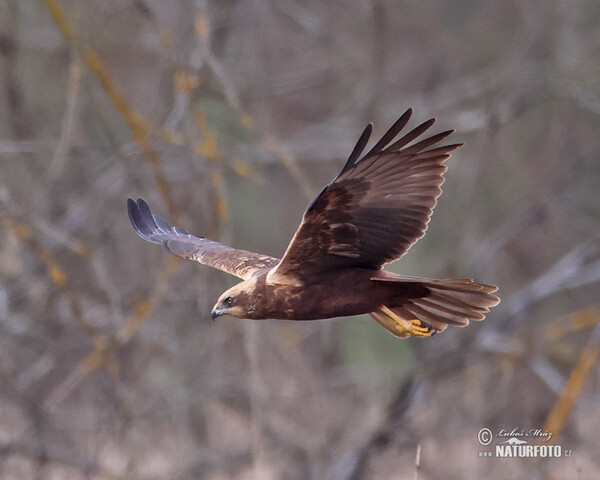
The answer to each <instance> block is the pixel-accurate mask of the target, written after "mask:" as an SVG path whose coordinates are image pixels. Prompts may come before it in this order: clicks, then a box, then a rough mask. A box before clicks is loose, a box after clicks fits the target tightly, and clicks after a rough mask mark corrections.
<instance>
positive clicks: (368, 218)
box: [271, 109, 461, 279]
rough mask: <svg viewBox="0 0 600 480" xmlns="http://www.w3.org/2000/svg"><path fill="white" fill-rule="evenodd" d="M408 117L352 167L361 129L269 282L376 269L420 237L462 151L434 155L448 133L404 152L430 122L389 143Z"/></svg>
mask: <svg viewBox="0 0 600 480" xmlns="http://www.w3.org/2000/svg"><path fill="white" fill-rule="evenodd" d="M411 115H412V109H409V110H407V111H406V112H405V113H404V114H403V115H402V116H401V117H400V118H399V119H398V120H397V121H396V122H395V123H394V125H392V127H391V128H390V129H389V130H388V131H387V132H386V133H385V134H384V135H383V137H382V138H381V140H379V141H378V142H377V143H376V144H375V146H374V147H373V148H372V149H371V150H370V151H369V152H368V153H367V154H366V155H364V156H363V157H362V158H361V159H359V160H357V159H358V157H359V156H360V154H361V152H362V151H363V150H364V148H365V146H366V143H367V141H368V139H369V136H370V134H371V130H372V128H371V126H370V125H369V126H367V128H366V129H365V130H364V132H363V134H362V135H361V137H360V139H359V141H358V142H357V144H356V146H355V147H354V149H353V151H352V154H351V155H350V158H349V159H348V161H347V162H346V163H345V165H344V167H343V168H342V170H341V171H340V173H339V174H338V175H337V176H336V177H335V178H334V179H333V181H332V182H331V183H330V184H329V185H327V186H326V187H325V188H324V189H323V191H322V192H321V193H320V194H319V195H318V196H317V198H315V199H314V200H313V201H312V202H311V203H310V205H309V206H308V208H307V210H306V212H305V214H304V217H303V218H302V222H301V223H300V226H299V227H298V230H297V231H296V233H295V235H294V237H293V238H292V240H291V241H290V244H289V245H288V248H287V250H286V252H285V254H284V255H283V258H282V260H281V262H280V263H279V265H278V266H277V267H276V268H275V270H274V271H273V272H272V273H271V276H272V277H276V278H279V279H284V278H285V276H292V277H295V278H299V279H300V278H302V277H306V276H310V275H312V274H315V273H318V272H322V271H325V270H330V269H336V268H344V267H363V268H374V269H378V268H380V267H381V266H382V265H383V264H385V263H387V262H391V261H394V260H396V259H398V258H400V257H401V256H402V255H403V254H404V253H405V252H406V251H407V250H408V249H409V248H410V246H411V245H412V244H414V243H415V242H416V241H417V240H418V239H419V238H421V237H422V236H423V235H424V233H425V230H426V229H427V223H428V222H429V218H430V216H431V213H432V211H433V208H434V207H435V205H436V203H437V198H438V197H439V196H440V194H441V193H442V189H441V188H440V187H441V185H442V183H443V182H444V177H443V174H444V172H445V171H446V166H445V165H443V162H444V161H445V160H446V159H447V158H448V157H449V156H450V152H451V151H452V150H454V149H456V148H458V147H459V146H460V145H461V144H451V145H444V146H438V147H434V146H435V145H437V144H438V143H439V142H440V141H442V140H443V139H445V138H446V137H448V136H449V135H451V134H452V133H453V130H447V131H445V132H441V133H438V134H436V135H433V136H431V137H427V138H425V139H423V140H420V141H419V142H417V143H414V144H412V145H410V146H408V145H409V144H410V143H411V142H413V140H416V139H417V138H418V137H419V136H421V135H422V134H423V133H424V132H425V131H427V130H428V129H429V128H430V127H431V126H432V125H433V124H434V122H435V119H430V120H427V121H426V122H423V123H422V124H420V125H419V126H417V127H415V128H414V129H412V130H410V131H409V132H408V133H406V134H405V135H403V136H402V137H401V138H400V139H399V140H396V141H394V139H395V138H396V137H397V136H398V135H399V134H400V133H401V131H402V130H403V129H404V127H405V126H406V125H407V123H408V121H409V119H410V117H411ZM430 147H434V148H430ZM339 225H344V228H340V227H339Z"/></svg>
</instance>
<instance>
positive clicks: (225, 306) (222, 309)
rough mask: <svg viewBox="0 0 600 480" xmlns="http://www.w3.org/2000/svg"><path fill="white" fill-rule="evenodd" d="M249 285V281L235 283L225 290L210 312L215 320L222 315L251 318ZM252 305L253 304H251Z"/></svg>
mask: <svg viewBox="0 0 600 480" xmlns="http://www.w3.org/2000/svg"><path fill="white" fill-rule="evenodd" d="M247 288H248V285H247V281H244V282H241V283H238V284H237V285H234V286H233V287H231V288H230V289H229V290H227V291H225V292H224V293H223V294H222V295H221V296H220V297H219V299H218V300H217V303H215V306H214V307H213V309H212V310H211V312H210V316H211V317H212V319H213V320H215V319H216V318H217V317H220V316H221V315H231V316H232V317H237V318H250V314H251V312H250V311H249V310H248V305H249V302H248V290H247ZM250 305H251V304H250Z"/></svg>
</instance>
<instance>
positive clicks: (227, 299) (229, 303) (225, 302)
mask: <svg viewBox="0 0 600 480" xmlns="http://www.w3.org/2000/svg"><path fill="white" fill-rule="evenodd" d="M223 303H224V304H225V305H227V306H228V307H231V306H232V305H233V297H227V298H226V299H225V300H223Z"/></svg>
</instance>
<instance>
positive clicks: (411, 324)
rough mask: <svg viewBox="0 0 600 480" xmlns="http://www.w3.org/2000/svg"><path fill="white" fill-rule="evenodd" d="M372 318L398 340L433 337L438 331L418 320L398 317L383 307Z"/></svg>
mask: <svg viewBox="0 0 600 480" xmlns="http://www.w3.org/2000/svg"><path fill="white" fill-rule="evenodd" d="M370 315H371V317H372V318H373V319H375V320H376V321H377V323H379V324H380V325H381V326H382V327H384V328H385V329H386V330H387V331H388V332H390V333H391V334H392V335H394V336H396V337H398V338H407V337H431V336H433V335H434V334H435V333H436V332H437V330H436V329H435V328H433V327H431V326H430V325H427V324H426V323H425V322H422V321H421V320H419V319H418V318H413V319H410V320H406V319H404V318H402V317H400V316H398V315H396V314H395V313H394V312H393V311H392V310H390V309H389V308H388V307H386V306H385V305H383V306H382V307H381V308H380V309H379V310H378V311H377V312H371V313H370Z"/></svg>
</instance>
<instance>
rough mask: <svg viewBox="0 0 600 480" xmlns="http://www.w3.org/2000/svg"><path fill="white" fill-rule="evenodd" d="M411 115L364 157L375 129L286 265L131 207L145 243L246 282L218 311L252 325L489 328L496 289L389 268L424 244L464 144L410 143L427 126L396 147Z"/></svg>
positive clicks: (301, 232)
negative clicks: (335, 321) (343, 321)
mask: <svg viewBox="0 0 600 480" xmlns="http://www.w3.org/2000/svg"><path fill="white" fill-rule="evenodd" d="M411 115H412V109H409V110H407V111H406V112H405V113H404V114H403V115H402V116H401V117H400V118H399V119H398V120H397V121H396V123H394V125H393V126H392V127H391V128H390V129H389V130H388V131H387V133H386V134H385V135H383V137H382V138H381V140H379V141H378V142H377V143H376V144H375V146H373V148H371V149H370V150H369V151H368V152H367V153H366V154H364V155H363V151H364V149H365V147H366V145H367V142H368V140H369V137H370V136H371V132H372V129H373V127H372V125H371V124H369V125H368V126H367V127H366V128H365V130H364V132H363V133H362V135H361V136H360V138H359V140H358V142H357V144H356V146H355V147H354V149H353V150H352V153H351V154H350V157H349V158H348V160H347V161H346V163H345V165H344V167H343V168H342V170H341V171H340V173H339V174H338V175H337V176H336V177H335V178H334V179H333V180H332V181H331V183H329V184H328V185H327V186H326V187H325V188H324V189H323V190H322V191H321V193H319V195H317V197H316V198H315V199H314V200H313V201H312V202H311V203H310V205H309V206H308V208H307V209H306V212H305V213H304V216H303V218H302V221H301V223H300V226H299V227H298V230H297V231H296V233H295V234H294V237H293V238H292V240H291V241H290V243H289V245H288V247H287V249H286V251H285V253H284V254H283V257H282V258H281V259H279V258H274V257H270V256H267V255H260V254H257V253H253V252H248V251H246V250H237V249H234V248H230V247H228V246H225V245H222V244H220V243H218V242H215V241H212V240H208V239H206V238H203V237H196V236H194V235H191V234H189V233H188V232H187V231H186V230H184V229H183V228H179V227H172V226H171V225H169V223H167V221H165V220H164V219H163V218H161V217H160V216H158V215H155V214H153V213H152V212H151V211H150V208H149V207H148V204H147V203H146V202H145V201H144V200H142V199H141V198H140V199H138V200H137V202H136V201H134V200H133V199H131V198H129V199H128V200H127V207H128V213H129V219H130V220H131V223H132V225H133V228H134V229H135V230H136V232H137V233H138V235H139V236H140V237H142V238H143V239H144V240H147V241H149V242H152V243H157V244H162V245H163V246H164V247H165V248H166V249H167V250H168V251H169V252H171V253H173V254H175V255H178V256H180V257H183V258H185V259H188V260H194V261H196V262H199V263H201V264H203V265H208V266H210V267H214V268H217V269H219V270H223V271H225V272H227V273H230V274H232V275H235V276H237V277H240V278H241V279H243V281H242V282H240V283H238V284H236V285H234V286H233V287H231V288H230V289H229V290H227V291H226V292H224V293H223V294H222V295H221V297H220V298H219V299H218V300H217V303H216V304H215V306H214V308H213V309H212V311H211V316H212V318H213V319H215V318H216V317H218V316H221V315H224V314H227V315H231V316H234V317H238V318H248V319H255V320H259V319H267V318H272V319H284V320H317V319H325V318H332V317H341V316H344V317H345V316H351V315H359V314H369V315H370V316H371V317H372V318H373V319H374V320H376V321H377V322H378V323H380V324H381V325H382V326H383V327H384V328H386V329H387V330H388V331H389V332H390V333H392V334H393V335H395V336H396V337H399V338H406V337H409V336H417V337H430V336H431V335H433V334H434V333H436V332H442V331H443V330H445V329H446V327H447V326H448V325H454V326H465V325H467V324H468V323H469V321H470V320H483V319H484V317H485V314H486V313H488V312H489V309H490V308H491V307H493V306H494V305H496V304H498V302H499V301H500V299H499V298H498V297H496V296H495V295H493V292H495V291H496V290H497V287H496V286H494V285H485V284H481V283H475V282H474V281H473V280H472V279H469V278H459V279H444V280H435V279H428V278H419V277H412V276H404V275H399V274H397V273H393V272H390V271H387V270H384V269H383V268H382V267H383V265H384V264H386V263H389V262H393V261H394V260H397V259H398V258H400V257H401V256H402V255H404V253H405V252H406V251H407V250H408V249H409V248H410V246H411V245H413V244H414V243H415V242H416V241H417V240H418V239H419V238H421V237H422V236H423V235H424V234H425V230H426V229H427V223H428V222H429V218H430V216H431V213H432V210H433V208H434V207H435V205H436V203H437V198H438V197H439V196H440V194H441V193H442V190H441V188H440V186H441V185H442V183H443V182H444V178H443V174H444V172H445V171H446V166H445V165H443V162H444V161H445V160H446V159H447V158H448V157H449V156H450V152H451V151H452V150H454V149H456V148H457V147H459V146H460V145H461V144H451V145H443V146H436V145H437V144H438V143H439V142H440V141H441V140H443V139H444V138H446V137H447V136H449V135H450V134H451V133H452V132H453V130H449V131H446V132H442V133H438V134H437V135H433V136H430V137H427V138H425V139H423V140H420V141H418V142H416V143H413V144H412V145H410V144H411V142H413V141H414V140H416V139H417V138H418V137H420V136H421V135H422V134H423V133H424V132H425V131H426V130H428V129H429V128H430V127H431V126H432V125H433V123H434V121H435V119H431V120H428V121H426V122H424V123H422V124H421V125H419V126H417V127H416V128H414V129H413V130H411V131H409V132H408V133H406V134H404V135H403V136H402V137H401V138H399V139H396V137H398V136H399V134H400V132H401V131H402V130H403V129H404V127H405V126H406V124H407V123H408V121H409V119H410V117H411Z"/></svg>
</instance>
